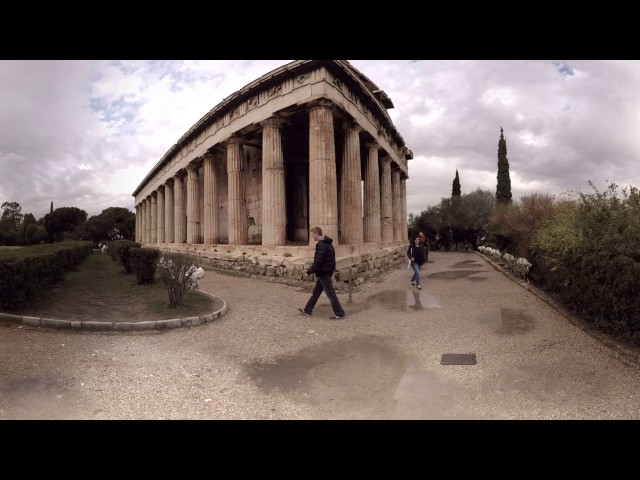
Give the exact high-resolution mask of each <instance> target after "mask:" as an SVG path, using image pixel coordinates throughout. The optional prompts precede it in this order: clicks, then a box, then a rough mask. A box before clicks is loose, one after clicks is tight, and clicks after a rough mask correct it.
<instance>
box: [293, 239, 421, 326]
mask: <svg viewBox="0 0 640 480" xmlns="http://www.w3.org/2000/svg"><path fill="white" fill-rule="evenodd" d="M311 237H312V238H313V239H314V240H315V241H316V242H317V243H316V250H315V254H314V257H313V264H312V265H311V266H310V267H309V269H308V270H307V271H306V272H305V273H306V274H307V275H311V274H314V275H315V276H316V284H315V287H314V288H313V292H312V293H311V297H310V298H309V300H308V301H307V304H306V305H305V306H304V308H299V309H298V311H299V312H300V313H301V314H302V315H305V316H307V317H310V316H311V314H312V313H313V309H314V307H315V306H316V303H317V302H318V299H319V298H320V295H321V294H322V292H325V294H326V295H327V297H328V298H329V302H330V303H331V308H332V309H333V316H331V317H329V318H330V319H331V320H342V319H344V318H345V317H346V313H345V311H344V309H343V308H342V305H341V304H340V300H339V299H338V296H337V295H336V292H335V290H334V288H333V272H334V271H335V269H336V252H335V249H334V248H333V239H332V238H330V237H327V236H326V235H323V234H322V229H321V228H320V227H313V228H312V229H311ZM407 257H408V258H409V261H410V262H411V263H410V265H411V268H413V276H412V277H411V285H415V286H416V287H417V288H418V289H419V290H422V287H421V286H420V269H421V268H422V266H423V265H424V264H425V263H427V261H428V260H429V242H428V240H427V238H426V237H425V236H424V233H422V232H420V233H419V234H418V236H417V237H416V238H415V239H414V242H413V244H411V245H409V248H408V249H407Z"/></svg>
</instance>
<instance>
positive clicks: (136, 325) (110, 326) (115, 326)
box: [0, 290, 227, 332]
mask: <svg viewBox="0 0 640 480" xmlns="http://www.w3.org/2000/svg"><path fill="white" fill-rule="evenodd" d="M200 292H201V293H203V294H205V295H207V296H209V297H211V298H215V299H218V300H220V301H221V302H222V308H220V309H219V310H216V311H214V312H211V313H208V314H206V315H200V316H198V317H185V318H172V319H169V320H155V321H145V322H101V321H84V322H82V321H70V320H56V319H53V318H44V317H43V318H37V317H28V316H21V315H10V314H8V313H2V312H0V320H8V321H9V322H12V323H20V324H22V325H28V326H30V327H47V328H53V329H67V330H86V331H89V332H98V331H101V332H104V331H109V332H122V331H138V330H170V329H173V328H180V327H193V326H196V325H202V324H204V323H210V322H212V321H214V320H215V319H217V318H220V317H223V316H224V315H225V314H226V313H227V302H226V301H225V300H224V299H222V298H220V297H216V296H214V295H211V294H210V293H207V292H204V291H202V290H200Z"/></svg>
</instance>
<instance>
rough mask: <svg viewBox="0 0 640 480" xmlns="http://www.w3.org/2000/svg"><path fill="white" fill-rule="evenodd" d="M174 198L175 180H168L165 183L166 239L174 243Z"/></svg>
mask: <svg viewBox="0 0 640 480" xmlns="http://www.w3.org/2000/svg"><path fill="white" fill-rule="evenodd" d="M174 206H175V205H174V200H173V180H167V182H165V184H164V241H165V243H173V242H174V241H175V240H174V227H173V226H174V222H175V216H174V213H173V212H174Z"/></svg>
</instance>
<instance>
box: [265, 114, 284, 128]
mask: <svg viewBox="0 0 640 480" xmlns="http://www.w3.org/2000/svg"><path fill="white" fill-rule="evenodd" d="M288 123H289V122H288V121H287V120H285V119H284V118H281V117H269V118H267V119H266V120H263V121H261V122H260V126H261V127H268V126H273V127H278V128H280V127H282V126H283V125H287V124H288Z"/></svg>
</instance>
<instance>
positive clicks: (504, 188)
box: [496, 127, 511, 205]
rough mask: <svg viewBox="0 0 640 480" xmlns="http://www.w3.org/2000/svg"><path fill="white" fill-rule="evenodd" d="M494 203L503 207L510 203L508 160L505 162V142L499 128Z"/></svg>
mask: <svg viewBox="0 0 640 480" xmlns="http://www.w3.org/2000/svg"><path fill="white" fill-rule="evenodd" d="M496 202H497V203H499V204H504V205H506V204H508V203H511V178H510V177H509V160H507V141H506V140H505V138H504V135H503V134H502V127H500V140H499V141H498V185H497V187H496Z"/></svg>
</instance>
